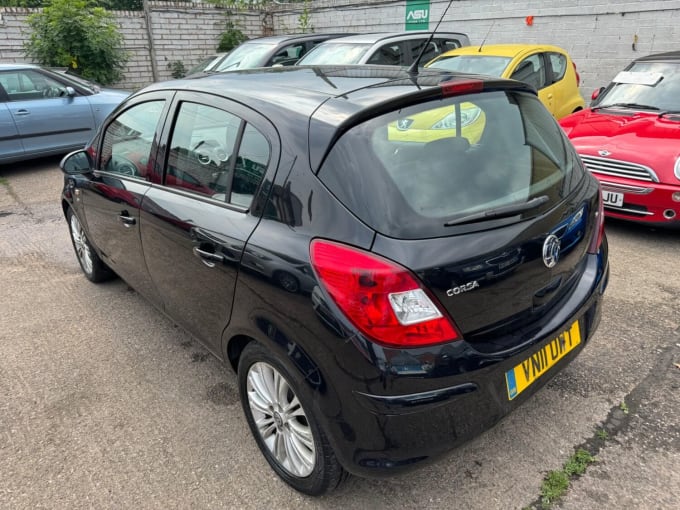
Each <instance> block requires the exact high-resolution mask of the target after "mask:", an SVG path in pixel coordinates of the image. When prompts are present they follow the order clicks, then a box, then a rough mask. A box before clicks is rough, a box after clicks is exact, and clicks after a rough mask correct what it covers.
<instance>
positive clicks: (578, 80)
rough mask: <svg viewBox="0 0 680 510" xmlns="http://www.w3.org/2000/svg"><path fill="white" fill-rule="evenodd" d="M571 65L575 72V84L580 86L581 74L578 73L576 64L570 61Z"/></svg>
mask: <svg viewBox="0 0 680 510" xmlns="http://www.w3.org/2000/svg"><path fill="white" fill-rule="evenodd" d="M572 65H573V66H574V72H575V73H576V86H577V87H580V86H581V75H580V74H578V71H577V70H576V64H575V63H574V62H572Z"/></svg>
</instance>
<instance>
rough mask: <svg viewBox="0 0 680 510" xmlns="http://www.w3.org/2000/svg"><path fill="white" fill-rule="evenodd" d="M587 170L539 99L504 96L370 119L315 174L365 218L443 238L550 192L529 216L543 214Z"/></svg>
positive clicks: (398, 231) (394, 232) (410, 233)
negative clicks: (461, 222) (457, 225)
mask: <svg viewBox="0 0 680 510" xmlns="http://www.w3.org/2000/svg"><path fill="white" fill-rule="evenodd" d="M583 175H584V173H583V167H582V166H581V164H580V162H579V160H578V157H577V155H576V153H575V152H574V150H573V148H572V147H571V145H570V144H569V142H568V140H567V139H566V137H565V136H564V134H563V133H562V130H561V129H560V127H559V125H558V124H557V123H556V122H555V120H554V119H553V118H552V116H551V115H550V114H549V113H548V112H547V110H546V109H545V107H544V106H543V105H542V104H541V103H540V102H539V101H538V99H537V98H536V97H535V96H533V95H530V94H525V93H506V92H487V93H483V94H475V95H470V96H460V97H456V98H455V99H447V100H444V101H436V102H429V103H423V104H420V105H417V106H414V107H409V108H407V109H403V110H400V111H396V112H392V113H389V114H386V115H383V116H380V117H376V118H374V119H371V120H369V121H367V122H364V123H363V124H360V125H358V126H356V127H354V128H352V129H351V130H349V131H348V132H347V133H345V134H344V135H343V136H342V138H340V140H338V142H337V143H336V144H335V146H334V147H333V148H332V149H331V151H330V153H329V154H328V156H327V158H326V160H325V161H324V163H323V165H322V167H321V169H320V171H319V178H320V179H321V180H322V181H323V182H324V183H325V184H326V186H328V187H329V189H330V190H331V191H332V192H333V193H334V194H335V195H336V196H337V197H338V198H339V199H340V200H341V201H342V202H343V203H344V204H345V205H346V206H347V207H349V208H350V209H351V210H352V211H353V212H354V213H355V214H356V215H357V216H359V217H360V218H361V219H362V220H363V221H365V222H366V223H367V224H369V225H370V226H372V227H373V228H375V229H376V230H378V231H379V232H381V233H383V234H385V235H389V236H394V237H400V238H404V239H418V238H424V237H436V236H441V235H446V234H448V233H451V230H452V227H446V226H445V225H444V224H445V223H447V222H451V221H454V222H455V220H456V219H457V218H458V219H460V218H462V217H464V216H468V215H470V214H475V213H478V212H481V211H486V210H489V209H495V208H498V207H504V206H508V205H515V204H522V203H525V202H527V201H528V200H531V199H532V198H536V197H541V196H544V195H546V196H547V197H548V198H549V200H548V201H547V202H546V203H545V204H544V205H543V206H541V207H540V208H538V209H537V210H532V211H531V212H530V214H531V215H533V214H537V213H538V212H542V211H544V210H547V209H549V208H551V207H553V206H554V205H555V204H556V203H557V202H559V201H560V200H561V199H562V198H563V197H565V196H566V195H567V194H568V193H569V192H570V191H571V190H573V189H574V187H575V186H576V184H577V183H578V182H579V181H580V179H581V178H582V176H583ZM466 228H469V226H466ZM480 228H481V227H480Z"/></svg>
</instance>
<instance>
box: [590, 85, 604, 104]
mask: <svg viewBox="0 0 680 510" xmlns="http://www.w3.org/2000/svg"><path fill="white" fill-rule="evenodd" d="M603 90H604V87H600V88H599V89H596V90H594V91H593V95H592V96H590V99H592V100H593V101H595V100H596V99H597V98H598V97H600V94H602V91H603Z"/></svg>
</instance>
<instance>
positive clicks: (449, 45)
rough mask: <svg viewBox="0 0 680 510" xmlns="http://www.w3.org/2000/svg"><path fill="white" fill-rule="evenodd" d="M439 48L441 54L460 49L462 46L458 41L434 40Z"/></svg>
mask: <svg viewBox="0 0 680 510" xmlns="http://www.w3.org/2000/svg"><path fill="white" fill-rule="evenodd" d="M434 40H435V42H436V43H437V46H438V47H439V54H441V53H444V52H447V51H449V50H455V49H456V48H460V47H461V44H460V41H459V40H458V39H436V38H435V39H434Z"/></svg>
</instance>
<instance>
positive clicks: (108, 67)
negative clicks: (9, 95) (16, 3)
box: [24, 0, 128, 85]
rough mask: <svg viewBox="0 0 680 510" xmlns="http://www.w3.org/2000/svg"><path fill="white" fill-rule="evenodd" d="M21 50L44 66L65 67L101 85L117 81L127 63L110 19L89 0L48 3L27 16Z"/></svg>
mask: <svg viewBox="0 0 680 510" xmlns="http://www.w3.org/2000/svg"><path fill="white" fill-rule="evenodd" d="M27 22H28V26H29V28H30V29H31V34H30V36H29V38H28V40H27V41H26V42H25V43H24V51H25V52H26V54H27V55H28V56H29V57H30V58H32V59H33V60H34V61H36V62H39V63H40V64H43V65H46V66H58V67H69V68H70V69H71V70H72V71H73V72H74V73H76V74H79V75H82V76H83V77H84V78H88V79H90V80H94V81H96V82H98V83H101V84H102V85H108V84H110V83H115V82H117V81H120V80H121V78H122V70H123V68H124V66H125V63H126V62H127V58H128V56H127V53H126V52H125V51H124V50H123V37H122V36H121V34H120V33H119V32H118V26H117V25H116V22H115V19H114V17H113V16H112V15H111V14H110V13H108V12H107V11H106V10H104V9H103V8H102V7H94V5H93V3H92V2H91V1H89V0H51V1H50V2H49V4H48V5H46V6H45V8H44V9H43V10H42V12H38V13H35V14H31V15H30V16H29V17H28V20H27Z"/></svg>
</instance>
